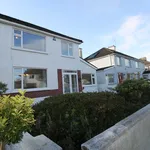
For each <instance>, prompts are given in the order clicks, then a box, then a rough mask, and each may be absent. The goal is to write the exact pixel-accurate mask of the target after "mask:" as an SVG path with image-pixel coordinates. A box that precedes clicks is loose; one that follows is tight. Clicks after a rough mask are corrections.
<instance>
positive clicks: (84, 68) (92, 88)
mask: <svg viewBox="0 0 150 150" xmlns="http://www.w3.org/2000/svg"><path fill="white" fill-rule="evenodd" d="M80 68H81V73H87V74H94V75H95V85H82V87H83V88H84V89H83V92H97V91H98V87H97V76H96V68H94V67H93V66H91V65H89V64H88V63H86V62H85V61H84V60H82V59H81V60H80Z"/></svg>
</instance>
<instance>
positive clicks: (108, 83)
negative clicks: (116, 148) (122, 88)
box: [108, 83, 116, 85]
mask: <svg viewBox="0 0 150 150" xmlns="http://www.w3.org/2000/svg"><path fill="white" fill-rule="evenodd" d="M115 84H116V83H108V85H115Z"/></svg>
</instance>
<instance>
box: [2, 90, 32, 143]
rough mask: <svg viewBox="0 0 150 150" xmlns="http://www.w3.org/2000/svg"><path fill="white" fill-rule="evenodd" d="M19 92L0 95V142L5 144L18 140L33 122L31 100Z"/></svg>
mask: <svg viewBox="0 0 150 150" xmlns="http://www.w3.org/2000/svg"><path fill="white" fill-rule="evenodd" d="M20 94H21V95H16V96H12V97H11V96H1V97H0V142H3V143H5V144H10V143H17V142H19V141H20V140H21V139H22V136H23V132H26V131H28V130H30V129H31V126H32V125H33V123H34V115H33V109H32V107H31V104H32V102H33V101H32V100H31V99H30V98H27V97H25V96H24V92H20Z"/></svg>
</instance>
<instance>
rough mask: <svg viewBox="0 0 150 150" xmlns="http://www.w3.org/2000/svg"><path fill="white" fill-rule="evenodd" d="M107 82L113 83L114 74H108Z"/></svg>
mask: <svg viewBox="0 0 150 150" xmlns="http://www.w3.org/2000/svg"><path fill="white" fill-rule="evenodd" d="M107 76H108V83H114V75H113V74H108V75H107Z"/></svg>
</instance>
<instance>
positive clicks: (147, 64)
mask: <svg viewBox="0 0 150 150" xmlns="http://www.w3.org/2000/svg"><path fill="white" fill-rule="evenodd" d="M140 60H141V61H142V62H143V63H144V64H145V69H146V70H150V61H148V60H147V58H146V57H143V58H140Z"/></svg>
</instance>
